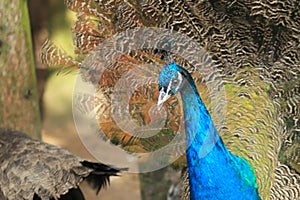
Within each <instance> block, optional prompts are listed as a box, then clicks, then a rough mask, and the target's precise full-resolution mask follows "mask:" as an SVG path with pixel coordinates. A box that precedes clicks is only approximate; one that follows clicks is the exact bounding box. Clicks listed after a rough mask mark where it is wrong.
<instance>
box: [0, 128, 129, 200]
mask: <svg viewBox="0 0 300 200" xmlns="http://www.w3.org/2000/svg"><path fill="white" fill-rule="evenodd" d="M0 163H1V165H0V197H2V198H1V199H3V200H5V199H7V200H10V199H12V200H18V199H28V200H33V199H34V200H46V199H51V200H52V199H53V200H54V199H61V200H63V199H65V200H67V199H73V200H84V199H85V198H84V196H83V193H82V191H81V190H80V188H79V184H81V183H82V182H83V181H86V182H87V183H89V184H90V185H91V187H92V188H93V189H94V190H95V192H96V193H97V194H98V193H99V191H100V189H101V188H103V187H106V186H107V184H108V183H109V177H110V176H117V174H118V172H120V171H121V170H125V169H117V168H114V167H111V166H109V165H105V164H102V163H96V162H90V161H87V160H83V159H81V158H79V157H77V156H75V155H73V154H71V153H70V152H68V151H66V150H63V149H61V148H59V147H56V146H54V145H50V144H47V143H44V142H41V141H38V140H34V139H31V138H30V137H29V136H27V135H26V134H24V133H22V132H19V131H15V130H12V129H6V128H1V129H0Z"/></svg>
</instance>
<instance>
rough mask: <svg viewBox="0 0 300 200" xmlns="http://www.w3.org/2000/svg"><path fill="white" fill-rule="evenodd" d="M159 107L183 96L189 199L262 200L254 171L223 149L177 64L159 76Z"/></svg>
mask: <svg viewBox="0 0 300 200" xmlns="http://www.w3.org/2000/svg"><path fill="white" fill-rule="evenodd" d="M158 87H159V91H160V95H159V98H158V106H161V104H162V103H164V102H165V101H167V100H168V99H169V98H170V97H171V96H173V95H176V94H177V93H180V94H181V99H182V104H183V110H184V119H185V131H186V145H187V150H186V157H187V158H186V159H187V165H188V174H189V185H190V199H191V200H197V199H211V200H215V199H232V200H234V199H237V200H238V199H245V200H246V199H249V200H250V199H252V200H258V199H261V198H260V197H259V195H258V190H257V187H258V186H257V183H256V176H255V174H254V171H253V168H252V167H251V166H250V164H249V163H248V162H247V161H246V160H245V159H243V158H240V157H237V156H235V155H234V154H231V153H230V151H229V150H228V149H227V148H226V146H225V145H224V143H223V141H222V139H221V137H220V135H219V133H218V131H217V129H216V127H215V126H214V124H213V122H212V119H211V117H210V115H209V113H208V111H207V109H206V107H205V105H204V103H203V102H202V100H201V98H200V96H199V93H198V91H197V88H196V85H195V83H194V81H193V79H192V77H191V75H190V74H189V73H188V71H186V70H185V69H184V68H182V67H180V66H178V65H177V64H176V63H175V62H173V63H171V64H168V65H166V66H165V67H164V68H163V69H162V70H161V73H160V75H159V79H158Z"/></svg>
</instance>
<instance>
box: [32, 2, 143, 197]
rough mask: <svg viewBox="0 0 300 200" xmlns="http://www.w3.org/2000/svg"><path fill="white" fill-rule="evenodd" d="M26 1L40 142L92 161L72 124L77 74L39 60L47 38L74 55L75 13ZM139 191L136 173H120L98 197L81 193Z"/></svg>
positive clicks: (53, 4)
mask: <svg viewBox="0 0 300 200" xmlns="http://www.w3.org/2000/svg"><path fill="white" fill-rule="evenodd" d="M28 2H29V12H30V20H31V29H32V30H31V31H32V35H33V43H34V50H35V62H36V67H37V71H36V72H37V79H38V88H39V94H40V101H41V102H40V105H41V111H42V120H43V122H42V126H43V127H42V140H43V141H45V142H48V143H51V144H54V145H57V146H60V147H62V148H64V149H67V150H69V151H70V152H72V153H74V154H76V155H78V156H80V157H82V158H85V159H89V160H95V159H94V158H93V156H91V154H90V153H89V152H88V151H87V150H86V148H85V147H84V145H83V144H82V143H81V141H80V139H79V136H78V134H77V131H76V128H75V125H74V121H73V115H72V95H73V87H74V82H75V79H76V76H77V74H76V73H67V74H59V75H58V74H57V72H58V68H48V67H47V66H45V65H43V64H42V62H41V60H40V50H41V48H42V44H43V43H44V42H45V40H46V39H48V38H49V39H50V40H52V41H53V42H54V43H55V44H56V45H58V46H59V47H60V48H62V49H63V50H64V51H66V52H67V53H68V54H70V55H74V46H73V43H72V33H71V26H72V21H73V20H74V18H75V14H74V13H73V12H72V11H70V10H67V9H66V6H65V5H64V1H62V0H44V1H40V0H29V1H28ZM107 153H108V154H109V152H107ZM103 162H104V163H105V161H103ZM83 187H85V186H83ZM139 188H140V183H139V178H138V175H137V174H128V173H123V174H122V175H121V178H120V177H112V178H111V184H110V186H109V187H107V188H106V189H103V190H101V192H100V194H99V195H98V196H95V194H94V191H92V190H89V188H88V187H85V190H84V192H85V193H86V194H85V195H87V199H107V200H112V199H124V200H127V199H128V200H129V199H131V200H133V199H134V200H139V199H141V195H140V189H139Z"/></svg>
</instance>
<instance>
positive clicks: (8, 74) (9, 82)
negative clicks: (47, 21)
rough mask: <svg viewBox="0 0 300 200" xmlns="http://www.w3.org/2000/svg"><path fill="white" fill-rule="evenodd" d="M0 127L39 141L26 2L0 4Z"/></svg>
mask: <svg viewBox="0 0 300 200" xmlns="http://www.w3.org/2000/svg"><path fill="white" fill-rule="evenodd" d="M0 77H1V78H0V126H1V127H8V128H13V129H17V130H19V131H23V132H26V133H30V134H31V136H32V137H35V138H40V133H41V120H40V112H39V105H38V95H37V82H36V76H35V67H34V58H33V51H32V41H31V34H30V23H29V16H28V8H27V0H2V1H0Z"/></svg>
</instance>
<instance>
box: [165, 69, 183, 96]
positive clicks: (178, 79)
mask: <svg viewBox="0 0 300 200" xmlns="http://www.w3.org/2000/svg"><path fill="white" fill-rule="evenodd" d="M174 76H175V75H174ZM174 76H173V77H172V79H171V81H170V83H169V85H168V88H167V94H168V92H169V91H170V90H171V87H175V88H173V90H174V91H176V92H177V91H178V89H179V86H180V85H181V83H182V80H183V79H182V75H181V74H180V73H179V72H177V77H174Z"/></svg>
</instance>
